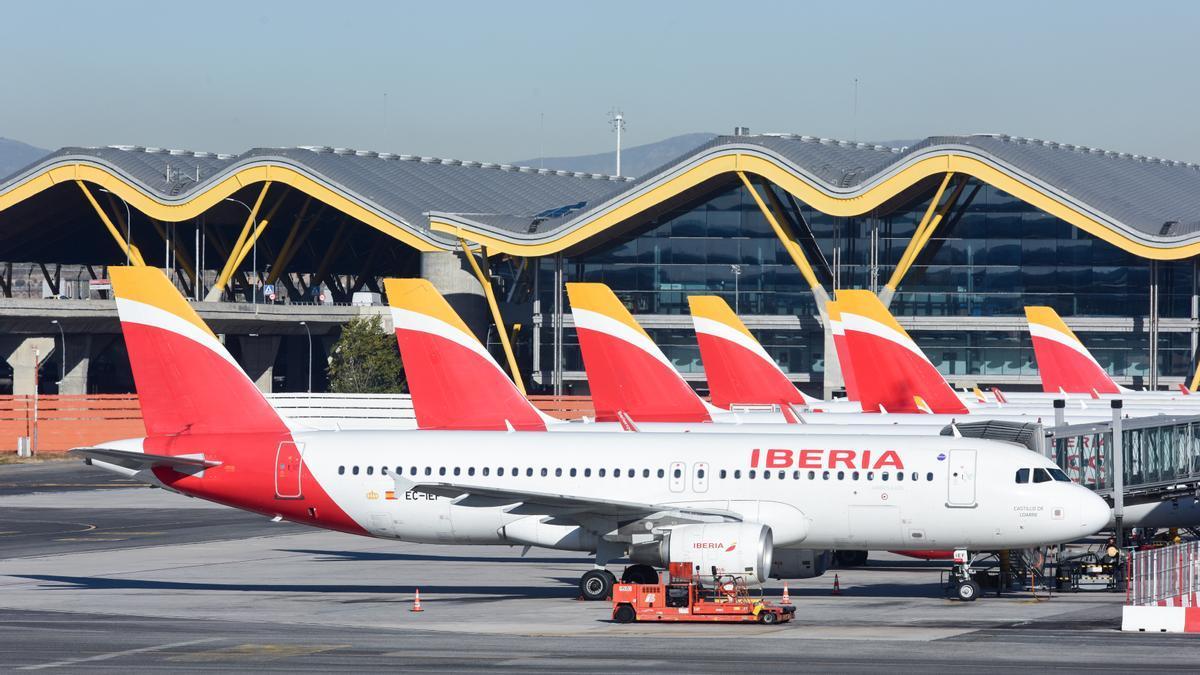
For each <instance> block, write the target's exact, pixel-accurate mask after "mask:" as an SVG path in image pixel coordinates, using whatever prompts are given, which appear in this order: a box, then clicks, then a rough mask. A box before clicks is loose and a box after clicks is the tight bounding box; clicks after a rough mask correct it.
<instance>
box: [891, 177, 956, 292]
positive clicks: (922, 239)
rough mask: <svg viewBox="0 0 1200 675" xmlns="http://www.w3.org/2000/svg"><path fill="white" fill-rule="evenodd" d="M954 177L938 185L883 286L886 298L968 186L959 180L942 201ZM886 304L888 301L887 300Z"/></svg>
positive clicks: (945, 179) (943, 180) (894, 289)
mask: <svg viewBox="0 0 1200 675" xmlns="http://www.w3.org/2000/svg"><path fill="white" fill-rule="evenodd" d="M952 178H954V173H953V172H949V173H947V174H946V176H945V178H943V179H942V184H941V185H940V186H938V190H937V192H936V193H935V194H934V195H933V200H932V201H930V202H929V208H927V209H925V215H924V217H922V218H921V222H920V224H918V225H917V230H916V232H913V236H912V239H909V240H908V246H907V247H905V249H904V253H903V254H902V255H901V256H900V262H898V263H896V269H895V270H892V277H891V279H888V282H887V283H886V284H884V286H883V292H882V293H881V295H882V296H885V297H886V300H891V297H892V294H893V293H895V292H896V287H897V286H899V285H900V281H901V280H902V279H904V275H905V274H908V270H909V269H910V268H911V267H912V264H913V263H914V262H915V261H916V259H917V256H918V255H920V253H921V251H922V250H923V249H924V248H925V245H926V244H928V243H929V239H930V238H931V237H933V233H934V231H935V230H937V226H938V224H939V223H941V222H942V219H943V218H945V217H946V214H947V213H949V211H950V207H951V206H953V205H954V203H955V202H956V201H958V197H959V195H960V194H962V191H963V188H964V187H966V185H967V181H965V180H963V181H959V183H958V185H957V186H956V187H955V188H954V192H952V193H950V198H949V199H947V200H946V202H945V203H944V204H942V203H941V201H942V195H943V194H944V193H945V192H946V188H947V187H948V186H949V185H950V180H951V179H952ZM939 205H940V208H939ZM884 304H885V305H887V304H888V303H887V302H886V301H885V302H884Z"/></svg>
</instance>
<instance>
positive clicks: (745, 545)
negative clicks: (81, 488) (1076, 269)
mask: <svg viewBox="0 0 1200 675" xmlns="http://www.w3.org/2000/svg"><path fill="white" fill-rule="evenodd" d="M110 277H111V279H112V285H113V292H114V295H115V297H116V299H117V300H116V302H117V312H118V315H119V317H120V320H121V329H122V332H123V333H124V336H125V343H126V347H127V349H128V353H129V358H130V365H131V368H132V372H133V377H134V382H135V385H136V387H137V392H138V398H139V400H140V402H141V406H142V413H143V419H144V420H145V424H146V431H147V435H146V436H145V437H143V438H131V439H125V440H119V441H113V442H111V443H104V444H102V445H101V446H98V447H90V448H76V449H74V450H72V451H71V452H72V453H73V454H75V455H77V456H82V457H84V458H85V460H86V461H87V463H89V464H92V465H94V466H97V467H101V468H105V469H108V470H111V471H114V472H117V473H119V474H121V475H125V476H129V477H133V478H136V479H139V480H142V481H145V482H147V483H150V484H153V485H157V486H159V487H162V488H166V489H168V490H172V491H176V492H179V493H182V494H185V495H190V496H193V497H198V498H201V499H206V500H209V501H213V502H216V503H219V504H223V505H226V506H230V507H234V508H239V509H243V510H247V511H251V512H255V513H259V514H262V515H263V516H266V517H273V518H280V519H286V520H289V521H293V522H296V523H301V524H305V525H310V526H315V527H321V528H326V529H330V530H336V531H340V532H345V533H350V534H358V535H366V536H374V537H381V538H390V539H397V540H403V541H410V542H423V543H434V544H479V545H489V544H490V545H509V546H512V545H519V546H539V547H547V548H555V549H562V550H571V551H583V552H588V553H593V554H594V555H595V562H596V565H595V569H593V570H590V571H588V572H587V573H585V574H584V575H583V576H582V578H581V579H580V590H581V593H582V594H583V596H584V597H585V598H588V599H600V598H604V597H606V596H607V595H608V592H609V591H610V590H611V588H612V585H613V583H614V582H615V579H616V576H615V574H613V573H612V572H610V571H609V570H608V569H607V566H608V564H609V563H610V562H612V561H614V560H616V559H618V558H620V557H621V556H622V555H626V554H628V555H629V556H630V559H631V560H632V561H634V563H635V565H632V566H630V568H627V569H626V572H627V576H629V578H630V581H635V582H640V581H642V580H643V579H648V578H649V577H650V576H654V577H655V578H656V577H657V575H656V574H655V572H654V568H655V567H661V566H664V565H667V564H668V563H670V562H672V561H676V562H683V561H686V562H689V563H692V564H694V565H696V566H697V567H698V568H699V569H700V570H701V572H702V574H704V573H707V571H708V570H710V569H714V568H715V569H716V570H718V571H720V570H725V571H728V572H737V573H739V574H742V575H743V576H744V577H745V578H746V579H747V581H748V582H750V583H761V582H762V581H764V580H765V579H766V578H767V577H768V575H770V574H772V573H775V574H777V575H779V576H786V574H787V573H788V572H789V571H790V570H788V569H786V567H787V565H777V564H775V561H774V560H773V557H774V553H775V549H776V547H777V546H778V547H786V546H797V545H800V544H803V545H805V546H811V547H813V548H816V549H821V548H836V547H838V546H844V545H845V544H847V543H853V544H854V547H855V548H885V549H904V550H920V549H928V548H930V547H931V546H932V547H934V548H953V549H956V550H958V551H959V552H960V553H961V557H960V558H959V559H960V560H962V561H963V562H962V563H961V564H959V563H958V562H957V561H956V566H955V574H956V577H955V578H956V579H957V580H958V582H957V586H956V589H957V593H958V597H959V598H960V599H963V600H973V599H975V598H976V597H977V596H978V593H979V587H978V585H976V584H975V583H974V582H973V581H971V580H970V577H969V571H970V565H971V563H972V559H971V558H969V557H968V551H990V550H1000V549H1012V548H1028V547H1033V546H1039V545H1045V544H1050V543H1058V542H1066V541H1072V540H1075V539H1078V538H1080V537H1085V536H1089V535H1091V534H1094V533H1095V532H1097V531H1099V530H1100V528H1102V527H1103V526H1104V525H1105V523H1106V522H1107V521H1108V517H1109V508H1108V505H1107V504H1106V503H1105V502H1104V501H1103V500H1102V499H1100V498H1099V497H1097V496H1096V495H1095V494H1093V493H1092V492H1091V491H1089V490H1087V489H1086V488H1084V487H1082V486H1080V485H1078V484H1075V483H1073V482H1071V481H1070V479H1068V478H1067V477H1066V475H1065V474H1063V473H1062V471H1061V470H1060V469H1059V468H1058V467H1057V466H1055V465H1054V464H1052V463H1051V462H1050V461H1049V460H1047V459H1046V458H1044V457H1041V456H1039V455H1037V454H1035V453H1033V452H1030V451H1028V450H1026V449H1024V448H1020V447H1015V446H1013V445H1010V444H1005V443H998V442H993V441H986V440H979V439H966V438H952V437H929V438H902V437H888V436H861V437H847V436H817V435H814V436H809V437H803V438H801V437H798V436H784V435H779V434H755V433H745V434H737V435H727V436H725V435H711V434H641V433H612V434H605V433H580V434H574V435H572V434H560V433H554V434H548V433H540V432H526V431H511V432H497V431H434V430H416V431H378V430H361V431H356V430H348V431H308V430H304V429H301V428H297V427H296V426H295V425H293V424H290V423H289V422H288V421H287V420H286V419H284V418H282V417H280V416H279V415H278V413H276V412H275V411H274V410H273V409H272V408H271V406H270V405H269V404H268V403H267V401H266V399H265V398H264V397H263V395H262V393H261V392H259V390H258V389H257V388H256V387H255V386H254V384H253V382H251V381H250V379H249V378H248V377H247V376H246V374H245V373H244V372H243V371H242V370H241V368H240V367H238V365H237V363H236V361H234V359H233V358H232V356H230V354H229V353H228V352H227V351H226V350H225V348H224V346H223V345H222V344H221V342H220V341H219V340H218V339H217V337H216V336H215V335H214V334H213V333H212V331H211V330H210V329H209V328H208V327H207V326H206V325H205V324H204V322H203V321H202V320H201V319H200V317H199V316H198V315H197V314H196V312H195V310H194V309H193V308H192V307H191V305H189V304H188V302H187V301H186V300H185V299H184V298H183V297H182V296H181V295H180V294H179V293H178V291H176V289H175V288H174V287H173V286H172V285H171V283H170V281H169V280H168V279H167V278H166V276H165V275H164V274H163V273H162V272H161V271H160V270H158V269H157V268H150V267H115V266H114V267H112V268H110ZM631 570H632V572H631Z"/></svg>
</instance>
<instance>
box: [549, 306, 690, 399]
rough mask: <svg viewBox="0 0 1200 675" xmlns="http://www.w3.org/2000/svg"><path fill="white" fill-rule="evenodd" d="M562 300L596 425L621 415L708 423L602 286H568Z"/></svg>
mask: <svg viewBox="0 0 1200 675" xmlns="http://www.w3.org/2000/svg"><path fill="white" fill-rule="evenodd" d="M567 296H568V297H569V298H570V301H571V314H572V316H574V318H575V332H576V334H577V335H578V336H579V348H580V350H581V351H582V352H583V365H584V368H585V369H586V370H587V377H588V385H589V386H590V388H591V391H592V402H593V403H594V404H595V406H596V420H597V421H599V422H616V421H618V416H617V413H618V412H621V411H624V412H625V413H627V414H628V415H629V416H630V417H632V418H633V419H634V420H635V421H638V422H707V421H709V420H711V419H712V417H711V416H710V415H709V411H708V406H707V405H705V403H704V401H703V400H702V399H701V398H700V397H699V396H697V395H696V392H694V391H692V388H691V387H690V386H688V383H687V382H685V381H684V379H683V378H682V377H681V376H680V375H679V373H678V372H677V371H676V370H675V367H674V366H672V365H671V362H670V361H668V360H667V357H666V356H665V355H664V354H663V353H662V350H660V349H659V348H658V345H656V344H654V341H653V340H651V339H650V336H649V335H648V334H647V333H646V331H645V330H643V329H642V327H641V326H640V325H638V322H637V321H635V320H634V318H633V316H632V315H631V314H630V313H629V310H627V309H625V306H624V305H622V304H621V301H620V300H619V299H618V298H617V296H616V295H614V294H613V292H612V291H611V290H609V288H608V286H605V285H604V284H591V283H569V284H567Z"/></svg>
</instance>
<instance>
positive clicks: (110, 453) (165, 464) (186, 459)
mask: <svg viewBox="0 0 1200 675" xmlns="http://www.w3.org/2000/svg"><path fill="white" fill-rule="evenodd" d="M70 454H72V455H78V456H80V457H83V458H86V459H94V460H97V461H100V462H106V463H108V464H115V465H117V466H121V467H125V468H126V469H130V470H131V471H143V470H148V469H157V468H164V469H172V470H174V471H178V472H179V473H189V474H190V473H196V472H198V471H203V470H205V469H209V468H212V467H214V466H220V464H221V463H220V462H217V461H214V460H208V459H204V458H203V457H196V456H171V455H150V454H146V453H143V452H130V451H128V450H114V449H112V448H74V449H72V450H71V451H70Z"/></svg>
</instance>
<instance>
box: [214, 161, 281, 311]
mask: <svg viewBox="0 0 1200 675" xmlns="http://www.w3.org/2000/svg"><path fill="white" fill-rule="evenodd" d="M269 187H271V181H266V182H265V183H263V186H262V190H260V191H259V193H258V199H256V200H254V208H252V209H250V215H249V216H247V217H246V224H245V225H243V226H242V232H241V234H239V235H238V238H237V241H236V242H234V244H233V248H232V249H230V250H229V258H228V259H226V260H225V266H224V267H222V268H221V273H220V274H218V275H217V281H216V283H215V284H213V287H212V288H211V289H209V291H208V295H206V296H205V297H204V299H205V300H206V301H208V302H213V301H215V300H219V299H220V298H221V293H223V292H224V291H225V286H227V285H228V284H229V279H230V277H232V276H233V272H234V270H236V269H237V266H238V263H240V262H241V259H240V258H238V257H237V256H238V252H239V251H241V250H242V245H243V244H245V243H246V238H247V237H249V236H250V231H251V228H252V227H254V219H255V218H257V217H258V210H259V209H260V208H262V203H263V200H264V199H266V197H267V188H269ZM235 261H236V262H235Z"/></svg>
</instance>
